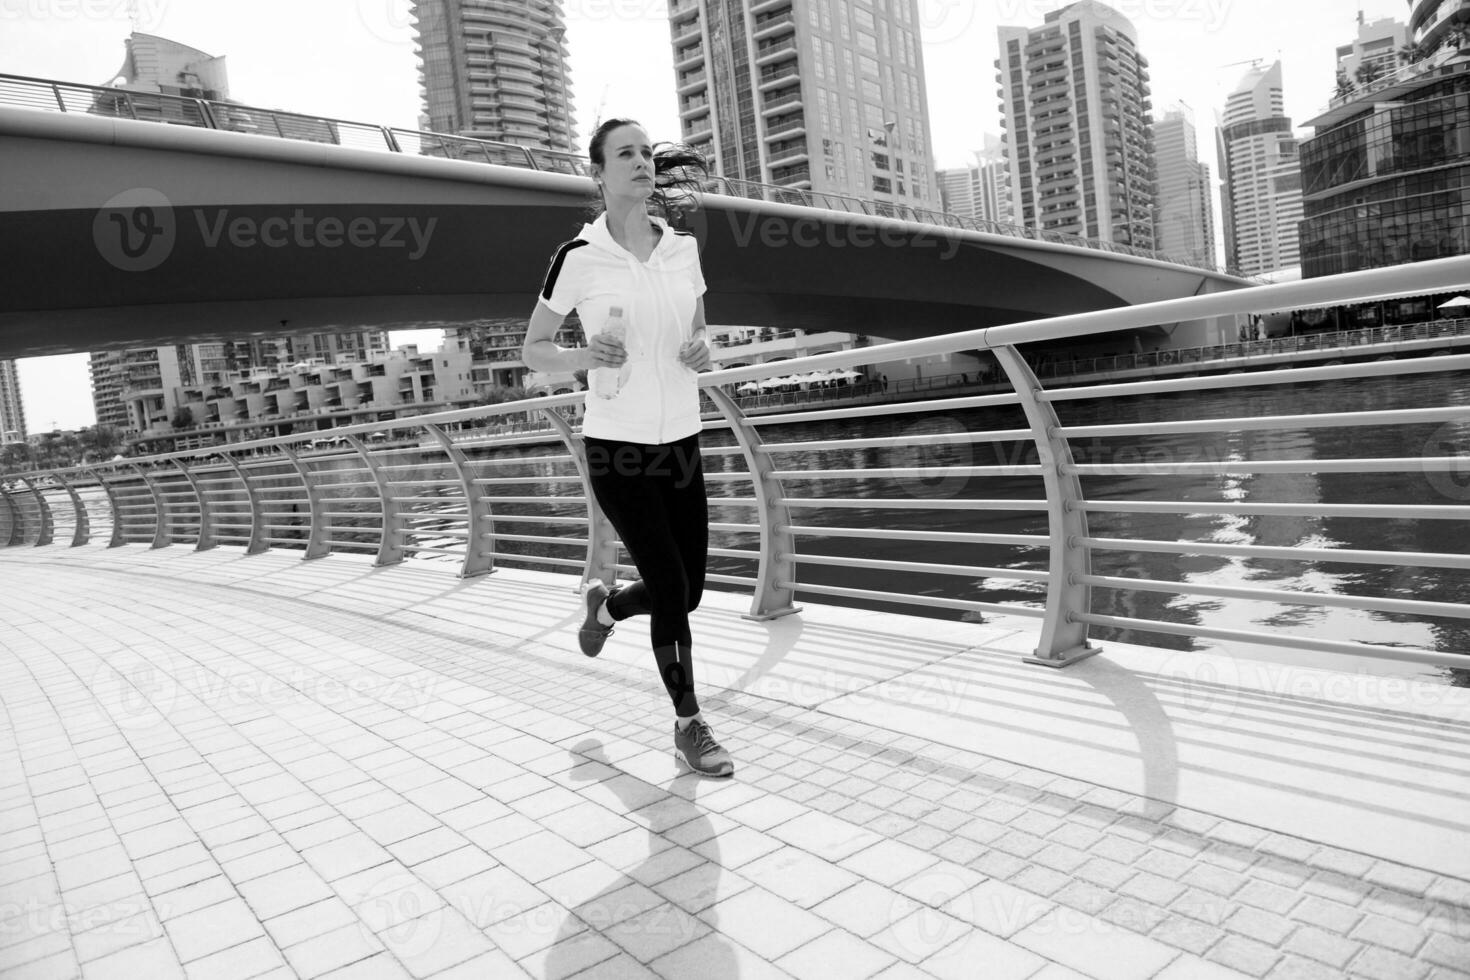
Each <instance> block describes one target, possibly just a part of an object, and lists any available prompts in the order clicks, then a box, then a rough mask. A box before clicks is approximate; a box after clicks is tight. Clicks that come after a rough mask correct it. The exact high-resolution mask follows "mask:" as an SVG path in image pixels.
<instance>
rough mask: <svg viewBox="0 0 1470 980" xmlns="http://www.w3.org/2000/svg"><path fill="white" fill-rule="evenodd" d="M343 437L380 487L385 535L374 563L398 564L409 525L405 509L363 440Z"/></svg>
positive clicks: (401, 559)
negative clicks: (404, 516)
mask: <svg viewBox="0 0 1470 980" xmlns="http://www.w3.org/2000/svg"><path fill="white" fill-rule="evenodd" d="M342 438H343V439H346V440H347V444H348V445H349V446H351V447H352V448H353V449H355V450H356V451H357V455H358V456H360V457H361V458H362V465H363V467H364V468H365V469H366V470H367V471H368V475H369V476H371V477H372V478H373V485H374V486H376V487H377V488H378V500H379V502H380V506H381V507H382V511H383V516H382V521H383V537H382V539H381V540H379V541H378V554H377V556H376V557H374V558H373V564H374V565H396V564H398V563H399V562H401V561H403V541H402V531H403V530H404V529H405V528H406V527H407V522H406V521H405V520H404V519H403V509H402V508H401V507H399V506H398V502H397V501H396V500H394V499H393V491H392V488H390V487H389V486H388V477H387V475H386V474H385V473H384V472H383V467H382V466H381V465H380V464H379V463H378V461H377V460H376V459H374V458H373V455H372V453H371V452H369V451H368V448H367V446H365V445H363V442H362V440H361V439H359V438H357V436H353V435H344V436H343V437H342Z"/></svg>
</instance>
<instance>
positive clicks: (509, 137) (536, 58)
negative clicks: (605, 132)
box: [413, 0, 575, 152]
mask: <svg viewBox="0 0 1470 980" xmlns="http://www.w3.org/2000/svg"><path fill="white" fill-rule="evenodd" d="M413 17H414V19H415V20H416V21H417V30H418V44H419V58H420V61H421V65H420V69H419V81H420V85H421V87H422V90H423V99H424V115H425V117H426V124H427V126H428V128H429V129H431V130H433V131H434V132H437V133H454V134H457V135H461V136H473V137H476V138H479V139H489V140H499V141H502V142H506V143H516V144H519V145H521V146H530V147H540V148H542V149H549V150H563V151H566V152H571V151H572V150H573V149H574V146H573V144H574V141H575V134H574V131H573V125H574V121H575V120H574V117H573V115H572V108H571V107H572V86H571V77H570V73H569V71H568V67H567V47H566V43H565V38H566V25H565V24H564V23H563V21H562V14H561V0H495V2H493V3H486V2H483V0H414V4H413Z"/></svg>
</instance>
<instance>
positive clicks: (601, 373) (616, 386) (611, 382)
mask: <svg viewBox="0 0 1470 980" xmlns="http://www.w3.org/2000/svg"><path fill="white" fill-rule="evenodd" d="M602 332H603V333H605V334H607V335H608V336H609V337H612V338H613V339H615V340H617V341H619V342H620V343H626V342H627V340H628V324H627V321H625V320H624V319H623V308H622V307H621V306H614V307H612V308H611V309H610V310H608V315H607V322H606V323H605V324H603V326H602ZM628 369H629V365H628V362H626V361H624V362H623V363H622V364H621V365H620V366H618V367H595V368H593V369H592V370H591V371H588V372H587V374H588V375H589V378H588V380H589V382H590V383H591V386H592V393H593V394H594V395H596V396H597V397H598V398H616V397H617V396H618V391H620V390H621V389H622V387H623V382H624V381H626V380H628Z"/></svg>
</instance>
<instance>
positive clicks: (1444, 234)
mask: <svg viewBox="0 0 1470 980" xmlns="http://www.w3.org/2000/svg"><path fill="white" fill-rule="evenodd" d="M1429 6H1438V4H1429ZM1455 48H1456V50H1455V52H1454V53H1451V54H1448V55H1446V54H1444V53H1443V52H1445V51H1446V50H1447V49H1445V48H1440V49H1439V52H1437V53H1436V54H1432V55H1431V56H1430V57H1429V58H1428V59H1426V61H1425V62H1422V63H1421V65H1422V70H1420V71H1418V72H1416V73H1415V72H1401V73H1399V76H1396V78H1395V80H1393V81H1391V82H1389V83H1388V84H1385V85H1382V86H1379V87H1376V88H1370V89H1369V90H1368V91H1366V92H1365V93H1363V95H1362V96H1361V97H1360V98H1358V99H1355V100H1352V101H1350V102H1348V103H1346V104H1344V105H1340V106H1337V107H1335V108H1334V109H1333V110H1331V111H1329V112H1328V113H1325V114H1324V115H1322V116H1319V117H1318V118H1317V119H1315V120H1313V121H1312V123H1311V125H1313V126H1315V127H1316V133H1317V134H1316V135H1315V136H1314V137H1313V138H1312V139H1310V140H1307V141H1306V142H1305V143H1303V144H1302V157H1301V164H1302V191H1303V201H1304V207H1305V210H1304V220H1303V221H1302V225H1301V252H1302V275H1303V277H1304V278H1311V277H1315V276H1327V275H1333V274H1335V273H1339V272H1352V271H1354V270H1357V269H1372V268H1377V267H1379V266H1388V265H1398V264H1400V263H1404V262H1418V261H1422V260H1424V259H1434V258H1442V257H1445V256H1451V255H1465V254H1470V56H1467V54H1464V53H1460V52H1459V51H1458V44H1456V45H1455Z"/></svg>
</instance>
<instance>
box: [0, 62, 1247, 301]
mask: <svg viewBox="0 0 1470 980" xmlns="http://www.w3.org/2000/svg"><path fill="white" fill-rule="evenodd" d="M0 105H9V106H15V107H17V108H23V109H39V110H46V111H52V112H55V111H60V112H77V113H90V114H94V115H105V116H117V117H120V118H123V119H133V120H140V121H147V122H163V123H172V124H175V125H183V126H197V127H202V128H206V129H219V130H225V131H229V132H236V133H249V134H253V135H257V136H273V137H279V138H282V139H295V140H306V141H309V142H314V143H332V144H337V145H341V146H350V147H355V148H357V149H370V150H388V151H392V152H397V153H413V154H421V155H423V156H432V157H439V158H441V159H446V160H465V161H469V162H472V163H490V164H497V165H500V166H505V167H521V168H527V169H531V170H543V171H549V172H553V173H565V174H572V175H575V176H589V175H590V169H589V161H588V160H587V159H586V158H585V157H581V156H578V155H576V154H574V153H563V152H558V151H555V150H546V149H540V148H536V147H527V146H523V145H520V144H517V143H506V142H500V141H496V140H486V139H476V138H473V137H468V136H453V135H448V134H445V133H430V132H422V131H419V130H410V129H397V128H392V127H388V126H378V125H374V124H371V123H361V122H351V121H349V120H343V119H331V118H327V117H320V116H309V115H301V114H299V113H293V112H283V111H280V110H278V109H262V108H259V107H257V106H247V105H241V104H239V103H236V102H218V101H212V100H209V99H203V98H195V97H191V96H182V95H168V94H165V93H161V92H139V91H133V90H131V89H121V88H107V87H102V86H93V85H77V84H74V83H70V82H60V81H55V80H53V79H46V78H30V77H27V76H23V75H7V74H3V73H0ZM706 190H707V192H708V193H715V194H724V195H727V196H731V197H743V198H748V199H753V200H764V201H775V202H780V203H786V204H798V205H803V206H806V207H816V208H825V209H827V210H832V211H846V212H849V213H853V214H866V215H870V216H874V217H886V218H899V219H905V220H909V221H916V222H919V223H921V224H932V225H940V226H943V227H947V228H959V229H965V230H968V231H977V232H984V233H987V234H992V235H1005V236H1007V237H1011V238H1024V239H1027V240H1030V241H1040V242H1051V243H1054V244H1058V245H1073V246H1080V247H1083V248H1090V249H1097V250H1101V251H1105V252H1112V253H1115V254H1118V255H1133V256H1137V257H1139V258H1147V259H1155V260H1158V261H1161V262H1172V263H1174V264H1176V265H1187V266H1191V267H1194V268H1200V269H1207V270H1209V271H1211V272H1230V270H1226V269H1223V268H1222V267H1220V266H1218V265H1216V264H1214V263H1211V262H1201V261H1199V260H1198V259H1196V258H1194V257H1180V256H1171V255H1168V254H1165V253H1163V252H1159V251H1155V250H1152V249H1144V248H1136V247H1134V246H1131V245H1126V244H1123V243H1121V242H1112V241H1105V240H1103V239H1098V238H1085V237H1080V236H1076V235H1066V234H1061V233H1059V232H1053V231H1043V230H1041V229H1038V228H1028V227H1026V226H1023V225H1012V224H1003V223H1000V222H996V221H987V220H978V219H974V218H966V217H963V216H960V215H955V214H949V213H947V212H943V211H935V210H931V209H928V208H919V207H914V206H913V205H909V204H905V203H902V202H898V201H871V200H867V199H863V198H857V197H848V196H845V195H841V194H831V193H827V192H822V191H812V190H807V189H804V188H799V187H792V186H786V185H781V184H762V183H756V182H753V181H746V180H735V179H731V178H727V177H714V178H712V179H711V180H710V181H709V185H708V187H707V188H706ZM1232 274H1234V273H1232Z"/></svg>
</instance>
